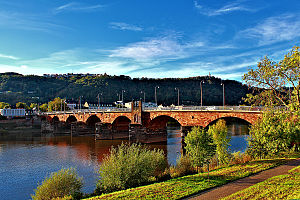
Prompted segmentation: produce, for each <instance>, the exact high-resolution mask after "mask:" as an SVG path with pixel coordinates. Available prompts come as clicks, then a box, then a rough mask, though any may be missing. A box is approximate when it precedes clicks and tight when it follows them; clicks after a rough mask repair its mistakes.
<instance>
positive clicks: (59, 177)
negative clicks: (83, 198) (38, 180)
mask: <svg viewBox="0 0 300 200" xmlns="http://www.w3.org/2000/svg"><path fill="white" fill-rule="evenodd" d="M81 188H82V178H79V177H78V175H77V173H76V171H75V169H73V168H71V169H62V170H60V171H58V172H55V173H52V174H51V176H50V177H47V178H46V179H45V180H44V181H43V182H42V184H40V185H39V186H38V187H37V189H35V190H34V191H35V194H34V195H31V197H32V199H33V200H48V199H49V200H51V199H55V198H59V197H60V198H63V197H65V196H70V195H71V196H73V197H78V196H80V194H81Z"/></svg>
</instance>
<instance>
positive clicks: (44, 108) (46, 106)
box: [40, 103, 48, 112]
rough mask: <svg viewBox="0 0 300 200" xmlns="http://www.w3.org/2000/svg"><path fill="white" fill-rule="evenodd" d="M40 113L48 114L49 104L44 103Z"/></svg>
mask: <svg viewBox="0 0 300 200" xmlns="http://www.w3.org/2000/svg"><path fill="white" fill-rule="evenodd" d="M40 111H42V112H47V111H48V104H47V103H44V104H42V105H41V106H40Z"/></svg>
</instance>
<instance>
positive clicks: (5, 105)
mask: <svg viewBox="0 0 300 200" xmlns="http://www.w3.org/2000/svg"><path fill="white" fill-rule="evenodd" d="M4 108H10V105H9V103H5V102H0V109H4Z"/></svg>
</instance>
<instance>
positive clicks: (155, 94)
mask: <svg viewBox="0 0 300 200" xmlns="http://www.w3.org/2000/svg"><path fill="white" fill-rule="evenodd" d="M157 88H159V86H155V88H154V96H155V103H156V106H158V105H157V93H156V89H157Z"/></svg>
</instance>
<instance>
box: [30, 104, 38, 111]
mask: <svg viewBox="0 0 300 200" xmlns="http://www.w3.org/2000/svg"><path fill="white" fill-rule="evenodd" d="M37 107H38V105H37V104H36V103H31V104H30V106H29V108H30V109H31V110H32V109H34V108H36V109H37Z"/></svg>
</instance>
